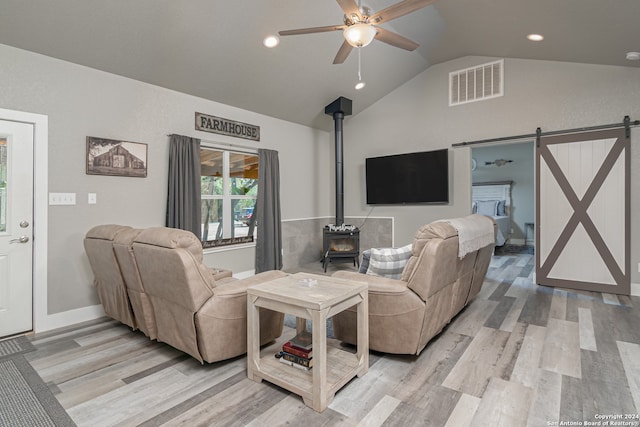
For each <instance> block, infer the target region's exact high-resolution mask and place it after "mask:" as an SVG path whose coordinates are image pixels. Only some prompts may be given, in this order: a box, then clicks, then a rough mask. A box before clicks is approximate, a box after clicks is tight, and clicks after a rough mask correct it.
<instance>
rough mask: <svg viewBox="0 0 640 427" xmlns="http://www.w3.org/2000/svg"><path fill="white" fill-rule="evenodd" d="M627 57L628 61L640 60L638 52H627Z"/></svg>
mask: <svg viewBox="0 0 640 427" xmlns="http://www.w3.org/2000/svg"><path fill="white" fill-rule="evenodd" d="M627 59H628V60H629V61H640V52H627Z"/></svg>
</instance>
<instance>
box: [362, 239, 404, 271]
mask: <svg viewBox="0 0 640 427" xmlns="http://www.w3.org/2000/svg"><path fill="white" fill-rule="evenodd" d="M409 258H411V244H408V245H406V246H403V247H401V248H383V249H376V248H372V249H371V255H370V257H369V267H368V268H367V274H370V275H372V276H382V277H387V278H389V279H399V278H400V276H402V270H404V266H405V265H406V264H407V261H408V260H409Z"/></svg>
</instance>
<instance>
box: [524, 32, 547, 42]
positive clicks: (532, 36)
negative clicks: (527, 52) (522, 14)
mask: <svg viewBox="0 0 640 427" xmlns="http://www.w3.org/2000/svg"><path fill="white" fill-rule="evenodd" d="M527 38H528V39H529V40H531V41H532V42H541V41H542V40H544V36H542V35H540V34H529V35H528V36H527Z"/></svg>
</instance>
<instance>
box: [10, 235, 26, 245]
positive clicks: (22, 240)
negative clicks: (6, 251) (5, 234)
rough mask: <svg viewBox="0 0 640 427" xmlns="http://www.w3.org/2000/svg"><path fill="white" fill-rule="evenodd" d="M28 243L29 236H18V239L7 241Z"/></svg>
mask: <svg viewBox="0 0 640 427" xmlns="http://www.w3.org/2000/svg"><path fill="white" fill-rule="evenodd" d="M28 241H29V236H20V238H19V239H13V240H9V243H27V242H28Z"/></svg>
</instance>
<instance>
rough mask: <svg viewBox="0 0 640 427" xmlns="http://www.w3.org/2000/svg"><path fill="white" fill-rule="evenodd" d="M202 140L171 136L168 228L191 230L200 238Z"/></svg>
mask: <svg viewBox="0 0 640 427" xmlns="http://www.w3.org/2000/svg"><path fill="white" fill-rule="evenodd" d="M200 191H201V190H200V140H199V139H197V138H190V137H188V136H182V135H171V139H170V140H169V193H168V197H167V221H166V225H167V227H172V228H180V229H182V230H187V231H191V232H192V233H194V234H195V235H196V236H198V238H199V239H200V238H201V232H200V223H201V215H202V214H201V209H200Z"/></svg>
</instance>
